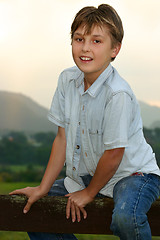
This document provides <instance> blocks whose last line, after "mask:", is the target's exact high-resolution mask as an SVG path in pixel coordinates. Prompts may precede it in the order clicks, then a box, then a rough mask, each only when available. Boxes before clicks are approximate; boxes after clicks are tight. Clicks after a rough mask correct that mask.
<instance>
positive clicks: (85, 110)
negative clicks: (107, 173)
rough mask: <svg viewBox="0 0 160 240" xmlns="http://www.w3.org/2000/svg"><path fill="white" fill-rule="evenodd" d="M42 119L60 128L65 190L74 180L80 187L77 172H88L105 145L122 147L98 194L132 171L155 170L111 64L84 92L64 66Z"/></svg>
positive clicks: (133, 107) (136, 113)
mask: <svg viewBox="0 0 160 240" xmlns="http://www.w3.org/2000/svg"><path fill="white" fill-rule="evenodd" d="M48 118H49V120H50V121H52V122H53V123H55V124H56V125H58V126H61V127H63V128H65V134H66V139H67V147H66V175H67V176H68V178H67V179H66V182H67V181H68V183H70V184H68V185H67V184H66V185H67V186H69V185H70V187H68V188H70V189H67V190H68V191H70V192H73V191H76V190H78V187H76V183H77V184H78V185H77V186H80V185H81V187H84V186H82V182H81V180H80V177H79V176H80V175H85V174H90V175H92V176H93V175H94V173H95V170H96V167H97V164H98V161H99V159H100V157H101V156H102V155H103V153H104V151H105V150H109V149H115V148H121V147H124V148H125V152H124V156H123V159H122V161H121V164H120V166H119V168H118V170H117V172H116V173H115V175H114V176H113V177H112V178H111V180H110V181H109V182H108V183H107V184H106V186H104V188H103V189H102V190H101V191H100V192H101V193H102V194H104V195H107V196H112V193H113V187H114V185H115V184H116V183H117V182H118V181H119V180H120V179H122V178H123V177H126V176H129V175H131V174H132V173H134V172H139V171H140V172H145V173H155V174H158V175H160V170H159V168H158V166H157V163H156V159H155V156H154V153H153V151H152V148H151V147H150V145H148V144H147V143H146V141H145V139H144V136H143V131H142V120H141V116H140V110H139V105H138V102H137V100H136V98H135V95H134V94H133V92H132V90H131V88H130V86H129V85H128V83H127V82H126V81H125V80H124V79H122V78H121V77H120V75H119V74H118V72H117V71H116V69H115V68H113V67H112V66H111V65H109V66H108V67H107V68H106V69H105V71H104V72H103V73H102V74H101V75H100V76H99V77H98V78H97V80H96V81H95V82H94V83H93V84H92V85H91V87H90V88H88V89H87V91H85V92H84V74H83V72H81V71H80V70H79V69H78V68H77V67H76V66H75V67H72V68H69V69H66V70H64V71H63V72H62V73H61V74H60V77H59V81H58V86H57V89H56V92H55V94H54V97H53V100H52V104H51V109H50V112H49V115H48ZM68 179H69V180H68ZM69 181H70V182H69ZM74 183H75V185H74Z"/></svg>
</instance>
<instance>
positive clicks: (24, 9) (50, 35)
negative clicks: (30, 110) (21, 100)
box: [0, 0, 160, 108]
mask: <svg viewBox="0 0 160 240" xmlns="http://www.w3.org/2000/svg"><path fill="white" fill-rule="evenodd" d="M101 3H107V4H110V5H112V6H113V7H114V8H115V9H116V11H117V12H118V14H119V15H120V17H121V19H122V22H123V26H124V33H125V35H124V39H123V43H122V48H121V51H120V53H119V55H118V56H117V58H116V60H115V61H114V62H113V63H112V64H113V66H114V67H116V68H117V70H118V71H119V73H120V75H121V76H122V77H123V78H124V79H126V80H127V82H128V83H129V84H130V85H131V87H132V89H133V91H134V93H135V95H136V96H137V98H138V100H141V101H144V102H146V103H150V104H152V105H157V106H159V107H160V46H159V44H160V14H159V11H160V1H159V0H134V1H129V0H103V1H99V0H90V1H89V0H0V91H11V92H15V93H22V94H24V95H27V96H29V97H31V98H32V99H33V100H35V101H36V102H38V103H39V104H41V105H42V106H44V107H47V108H49V107H50V104H51V100H52V97H53V94H54V92H55V89H56V86H57V81H58V76H59V74H60V72H61V71H63V69H65V68H68V67H71V66H73V65H74V62H73V60H72V55H71V44H70V26H71V24H72V21H73V19H74V16H75V14H76V13H77V12H78V11H79V10H80V9H81V8H82V7H84V6H96V7H97V6H98V5H99V4H101Z"/></svg>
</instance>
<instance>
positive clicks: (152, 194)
mask: <svg viewBox="0 0 160 240" xmlns="http://www.w3.org/2000/svg"><path fill="white" fill-rule="evenodd" d="M159 195H160V177H159V176H157V175H155V174H145V173H144V174H143V176H129V177H126V178H123V179H122V180H120V181H119V182H118V183H117V184H116V185H115V187H114V192H113V199H114V210H113V215H112V223H111V230H112V231H113V233H114V235H117V236H119V237H120V240H151V239H152V237H151V230H150V226H149V223H148V220H147V215H146V213H147V212H148V211H149V209H150V207H151V205H152V203H153V202H154V201H155V200H156V199H157V198H158V197H159Z"/></svg>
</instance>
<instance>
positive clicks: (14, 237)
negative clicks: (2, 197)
mask: <svg viewBox="0 0 160 240" xmlns="http://www.w3.org/2000/svg"><path fill="white" fill-rule="evenodd" d="M37 185H38V183H23V182H20V183H3V182H1V183H0V194H8V193H9V192H11V191H13V190H14V189H18V188H23V187H27V186H37ZM76 236H77V238H78V239H79V240H118V239H119V238H118V237H114V236H105V235H84V234H81V235H78V234H77V235H76ZM0 240H29V237H28V235H27V233H24V232H5V231H2V232H0ZM152 240H160V237H153V238H152Z"/></svg>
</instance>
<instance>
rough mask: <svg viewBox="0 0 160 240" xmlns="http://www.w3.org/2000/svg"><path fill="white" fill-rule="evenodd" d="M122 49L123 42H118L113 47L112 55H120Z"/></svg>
mask: <svg viewBox="0 0 160 240" xmlns="http://www.w3.org/2000/svg"><path fill="white" fill-rule="evenodd" d="M120 49H121V43H117V44H116V45H115V46H114V47H113V49H112V55H111V57H112V58H115V57H116V56H117V55H118V53H119V51H120Z"/></svg>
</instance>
